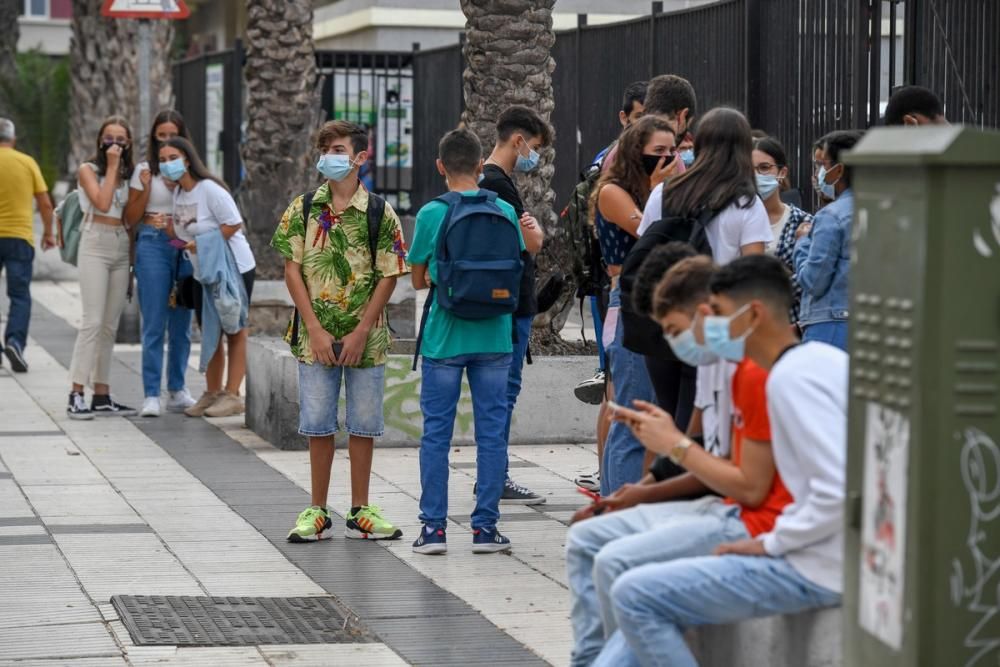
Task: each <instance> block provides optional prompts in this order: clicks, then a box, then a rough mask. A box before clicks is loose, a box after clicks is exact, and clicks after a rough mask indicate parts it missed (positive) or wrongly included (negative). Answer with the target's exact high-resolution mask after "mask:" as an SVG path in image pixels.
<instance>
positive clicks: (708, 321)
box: [705, 303, 753, 361]
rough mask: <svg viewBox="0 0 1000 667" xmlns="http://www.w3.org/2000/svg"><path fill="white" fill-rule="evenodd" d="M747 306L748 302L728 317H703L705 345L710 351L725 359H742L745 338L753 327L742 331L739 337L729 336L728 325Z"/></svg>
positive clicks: (744, 349) (743, 311) (744, 351)
mask: <svg viewBox="0 0 1000 667" xmlns="http://www.w3.org/2000/svg"><path fill="white" fill-rule="evenodd" d="M749 308H750V304H749V303H748V304H745V305H744V306H743V307H742V308H740V309H739V310H737V311H736V312H735V313H733V314H732V315H730V316H729V317H724V316H718V315H715V316H712V317H706V318H705V345H706V346H707V347H708V349H709V350H710V351H712V352H713V353H715V354H717V355H719V356H720V357H722V358H723V359H725V360H727V361H743V358H744V357H745V356H746V343H747V338H748V337H749V336H750V334H752V333H753V327H751V328H749V329H747V330H746V331H744V332H743V335H742V336H740V337H739V338H731V337H730V335H729V325H730V324H732V322H733V320H735V319H736V318H737V317H739V316H740V315H742V314H743V313H745V312H746V311H747V310H748V309H749Z"/></svg>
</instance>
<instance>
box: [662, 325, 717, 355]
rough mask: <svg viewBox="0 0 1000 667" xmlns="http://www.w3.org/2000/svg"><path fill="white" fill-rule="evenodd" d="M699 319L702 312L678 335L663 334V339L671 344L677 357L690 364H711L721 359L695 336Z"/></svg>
mask: <svg viewBox="0 0 1000 667" xmlns="http://www.w3.org/2000/svg"><path fill="white" fill-rule="evenodd" d="M699 319H701V314H698V315H697V316H695V319H694V320H692V322H691V326H689V327H688V328H687V329H685V330H684V331H682V332H680V333H679V334H677V335H676V336H670V335H668V334H663V339H664V340H666V341H667V343H668V344H669V345H670V349H671V350H673V351H674V354H675V355H677V358H678V359H680V360H681V361H683V362H684V363H685V364H687V365H688V366H710V365H712V364H714V363H716V362H718V361H719V357H718V356H716V355H715V354H714V353H713V352H712V351H711V350H709V349H708V347H706V346H704V345H702V344H701V343H699V342H698V341H697V340H696V339H695V337H694V328H695V326H696V325H697V323H698V320H699Z"/></svg>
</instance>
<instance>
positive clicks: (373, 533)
mask: <svg viewBox="0 0 1000 667" xmlns="http://www.w3.org/2000/svg"><path fill="white" fill-rule="evenodd" d="M402 536H403V531H401V530H400V529H399V528H396V527H395V526H394V525H392V524H391V523H389V522H388V521H386V520H385V518H384V517H383V516H382V508H381V507H379V506H377V505H365V506H364V507H362V508H361V509H359V510H358V513H357V514H353V513H351V511H350V510H348V512H347V529H346V530H345V531H344V537H348V538H350V539H352V540H398V539H399V538H401V537H402Z"/></svg>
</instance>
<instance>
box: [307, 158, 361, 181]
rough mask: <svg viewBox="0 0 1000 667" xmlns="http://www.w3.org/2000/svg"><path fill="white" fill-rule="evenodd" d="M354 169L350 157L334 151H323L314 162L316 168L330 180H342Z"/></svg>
mask: <svg viewBox="0 0 1000 667" xmlns="http://www.w3.org/2000/svg"><path fill="white" fill-rule="evenodd" d="M353 169H354V164H353V163H352V162H351V158H349V157H347V156H346V155H337V154H334V153H324V154H323V155H321V156H320V157H319V162H317V163H316V170H317V171H318V172H319V173H321V174H323V176H324V177H325V178H328V179H330V180H331V181H342V180H344V179H345V178H347V177H348V176H349V175H350V174H351V171H353Z"/></svg>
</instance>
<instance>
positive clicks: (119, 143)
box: [101, 137, 128, 148]
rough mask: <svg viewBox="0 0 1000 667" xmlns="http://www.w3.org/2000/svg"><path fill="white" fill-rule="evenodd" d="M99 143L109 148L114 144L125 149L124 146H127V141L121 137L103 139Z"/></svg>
mask: <svg viewBox="0 0 1000 667" xmlns="http://www.w3.org/2000/svg"><path fill="white" fill-rule="evenodd" d="M101 143H102V144H104V145H105V146H110V145H112V144H115V145H117V146H121V147H122V148H125V147H126V146H128V139H122V138H121V137H104V138H103V139H101Z"/></svg>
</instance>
